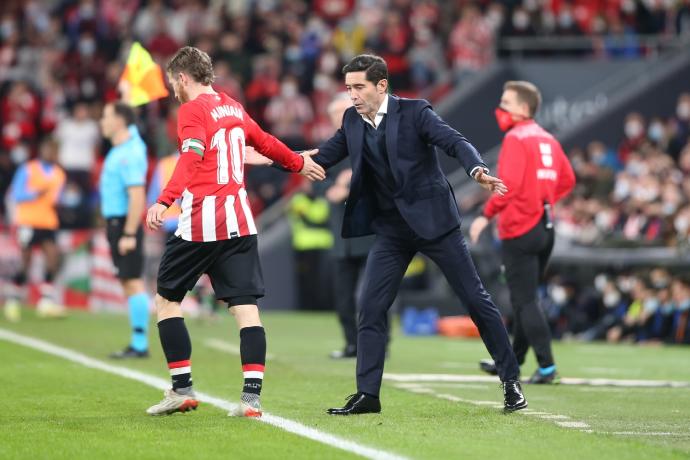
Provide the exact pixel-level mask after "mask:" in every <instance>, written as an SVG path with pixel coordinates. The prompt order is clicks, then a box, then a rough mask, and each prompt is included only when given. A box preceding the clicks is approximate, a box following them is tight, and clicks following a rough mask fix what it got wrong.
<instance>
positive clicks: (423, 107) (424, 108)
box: [416, 101, 487, 176]
mask: <svg viewBox="0 0 690 460" xmlns="http://www.w3.org/2000/svg"><path fill="white" fill-rule="evenodd" d="M417 114H418V115H417V120H416V125H417V126H418V127H419V131H420V134H421V135H422V136H423V137H424V138H425V139H426V140H427V141H428V142H429V143H430V144H434V145H435V146H437V147H440V148H441V149H443V151H444V152H446V154H448V155H450V156H452V157H454V158H456V159H457V160H458V161H459V162H460V165H461V166H462V167H463V168H464V169H465V172H467V175H468V176H471V175H472V173H473V172H474V170H475V169H476V168H477V167H482V168H486V167H487V166H486V164H485V163H484V161H482V157H481V156H480V155H479V152H478V151H477V149H476V148H474V146H473V145H472V144H471V143H470V141H468V140H467V138H466V137H465V136H463V135H462V134H460V133H459V132H458V131H457V130H455V129H453V128H451V127H450V126H449V125H448V123H446V122H445V121H443V119H442V118H441V117H439V116H438V114H437V113H436V112H434V110H433V109H432V108H431V105H430V104H429V103H428V102H426V101H422V102H420V107H419V110H418V112H417Z"/></svg>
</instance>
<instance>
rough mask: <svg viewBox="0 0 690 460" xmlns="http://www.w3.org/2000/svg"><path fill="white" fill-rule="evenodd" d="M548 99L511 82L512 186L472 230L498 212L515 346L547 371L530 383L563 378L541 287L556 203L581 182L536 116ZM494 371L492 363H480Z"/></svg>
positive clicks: (507, 89) (507, 116) (507, 172)
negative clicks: (542, 304)
mask: <svg viewBox="0 0 690 460" xmlns="http://www.w3.org/2000/svg"><path fill="white" fill-rule="evenodd" d="M540 103H541V94H540V92H539V89H538V88H537V87H536V86H535V85H533V84H532V83H530V82H526V81H509V82H507V83H506V84H505V85H504V87H503V94H502V95H501V102H500V105H499V107H498V108H497V109H496V111H495V114H496V120H497V122H498V126H499V128H500V129H501V131H503V132H505V133H506V134H505V137H504V139H503V144H502V146H501V151H500V153H499V157H498V177H500V178H501V179H502V180H503V181H504V183H505V184H506V186H507V187H508V193H506V194H505V195H502V196H500V195H493V196H492V197H491V198H490V199H489V201H488V202H487V203H486V205H485V206H484V212H483V215H482V216H479V217H477V218H476V219H475V220H474V221H473V222H472V225H471V227H470V239H471V240H472V242H473V243H476V242H477V241H478V240H479V236H480V235H481V233H482V232H483V231H484V229H485V228H486V227H487V226H488V224H489V222H490V220H491V219H492V218H494V217H496V216H497V217H498V236H499V238H500V239H501V241H502V256H503V264H504V267H505V274H506V281H507V283H508V289H509V290H510V298H511V303H512V305H513V311H514V321H513V326H514V330H513V351H514V352H515V355H516V357H517V359H518V363H519V364H520V365H522V364H523V363H524V362H525V357H526V355H527V351H528V350H529V348H530V347H532V348H533V349H534V352H535V354H536V355H537V361H538V362H539V369H537V371H536V372H535V373H534V375H532V377H531V378H530V379H529V382H530V383H555V382H557V381H558V374H557V373H556V365H555V362H554V358H553V353H552V351H551V333H550V330H549V325H548V322H547V320H546V317H545V316H544V312H543V311H542V309H541V308H540V306H539V302H538V297H537V289H538V287H539V283H540V280H541V277H542V276H543V274H544V271H545V269H546V266H547V263H548V261H549V257H550V256H551V250H552V249H553V244H554V228H553V220H552V209H553V206H554V205H555V204H556V202H558V201H559V200H560V199H562V198H564V197H565V196H567V195H568V194H569V193H570V191H571V190H572V189H573V187H574V186H575V174H574V172H573V169H572V167H571V165H570V162H569V161H568V158H567V157H566V156H565V154H564V153H563V149H562V148H561V145H560V143H559V142H558V141H557V140H556V138H554V137H553V136H552V135H551V134H550V133H548V132H547V131H546V130H545V129H544V128H542V127H541V126H539V125H538V124H537V123H536V122H535V121H534V116H535V114H536V112H537V110H538V109H539V105H540ZM480 366H481V367H482V369H483V370H485V371H486V372H488V373H491V374H494V373H495V372H496V368H495V365H494V363H493V361H491V360H483V361H482V362H481V363H480Z"/></svg>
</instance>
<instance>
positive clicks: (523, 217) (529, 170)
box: [484, 120, 575, 240]
mask: <svg viewBox="0 0 690 460" xmlns="http://www.w3.org/2000/svg"><path fill="white" fill-rule="evenodd" d="M498 177H499V178H501V179H502V180H503V182H505V184H506V186H507V187H508V193H506V194H505V195H504V196H500V195H492V196H491V198H490V199H489V201H488V202H487V203H486V205H485V206H484V216H486V217H487V218H488V219H491V218H493V217H494V216H495V215H498V236H499V238H500V239H502V240H507V239H511V238H517V237H519V236H522V235H524V234H525V233H527V232H529V231H530V230H531V229H532V228H534V226H535V225H536V224H537V222H539V221H540V220H541V218H542V215H543V214H544V203H550V204H551V205H553V204H555V203H556V202H557V201H558V200H560V199H561V198H563V197H565V196H566V195H568V193H570V191H571V190H572V189H573V187H574V186H575V173H573V168H572V167H571V166H570V162H569V161H568V158H567V157H566V156H565V154H564V153H563V149H562V148H561V144H559V143H558V141H557V140H556V138H554V137H553V136H552V135H551V134H549V133H548V132H547V131H546V130H545V129H544V128H542V127H541V126H539V125H538V124H537V123H536V122H534V120H527V121H523V122H520V123H518V124H517V125H515V126H514V127H513V128H511V129H510V130H509V131H508V132H507V133H506V135H505V138H504V139H503V145H502V146H501V152H500V153H499V155H498Z"/></svg>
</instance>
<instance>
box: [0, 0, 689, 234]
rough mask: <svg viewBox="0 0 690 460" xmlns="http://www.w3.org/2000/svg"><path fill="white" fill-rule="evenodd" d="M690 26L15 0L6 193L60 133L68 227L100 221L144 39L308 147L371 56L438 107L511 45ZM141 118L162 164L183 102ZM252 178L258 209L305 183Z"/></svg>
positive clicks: (524, 4)
mask: <svg viewBox="0 0 690 460" xmlns="http://www.w3.org/2000/svg"><path fill="white" fill-rule="evenodd" d="M689 29H690V0H678V1H668V0H607V1H604V0H573V1H566V0H502V1H463V0H456V1H440V0H312V1H307V0H284V1H277V0H254V1H251V0H244V1H243V0H205V1H204V0H148V1H146V0H40V1H39V0H5V1H3V2H2V5H1V6H0V109H1V110H0V118H1V119H0V125H1V126H2V130H1V132H0V178H2V179H3V180H2V181H1V182H0V183H1V184H2V186H1V187H0V188H4V187H6V185H7V184H8V183H9V181H8V180H5V179H6V178H7V177H11V175H12V172H13V170H14V168H15V167H16V165H18V164H20V163H22V162H23V161H25V160H26V159H27V158H29V157H33V156H35V155H36V149H37V146H38V144H39V141H40V139H41V137H43V136H46V135H48V134H54V135H55V138H56V139H57V141H58V142H59V145H60V155H59V163H60V164H61V165H62V166H63V167H64V168H65V169H66V170H67V173H68V178H69V180H68V185H67V188H66V193H65V194H64V196H63V203H62V206H61V208H62V211H61V214H62V215H61V217H62V218H63V221H64V222H65V225H66V226H67V227H80V226H86V225H89V224H91V221H92V218H91V216H90V215H89V214H88V212H87V211H86V210H88V209H92V208H93V205H94V202H95V200H96V199H97V197H96V196H95V195H94V193H95V192H94V190H95V188H94V187H93V183H94V177H96V175H97V172H98V168H99V164H100V161H101V159H102V157H103V154H104V152H105V151H106V149H107V145H105V144H104V143H103V142H102V141H101V138H100V135H99V133H98V126H97V122H96V120H97V118H98V116H99V114H100V111H101V108H102V105H103V103H104V102H108V101H112V100H114V99H117V98H118V97H119V95H118V90H117V83H118V79H119V76H120V74H121V72H122V68H123V62H124V58H125V55H126V53H127V52H128V50H129V45H130V44H131V43H132V42H133V41H134V40H138V41H140V42H142V44H143V45H144V46H145V47H146V48H147V49H149V50H150V51H151V53H152V55H153V56H154V58H155V59H156V60H157V61H158V62H161V63H164V62H165V61H166V59H167V58H169V57H170V56H171V55H172V53H174V52H175V51H176V49H177V48H178V47H180V46H183V45H187V44H191V45H195V46H197V47H200V48H202V49H204V50H205V51H207V52H208V53H209V54H210V55H211V56H212V57H213V58H214V60H215V63H216V74H217V81H216V87H217V88H218V89H219V90H222V91H225V92H227V93H229V94H230V95H231V96H232V97H234V98H236V99H237V100H239V101H240V102H242V103H244V104H245V106H246V108H247V109H248V111H249V113H250V114H251V115H252V116H253V117H254V118H255V119H256V120H257V121H258V122H259V123H260V124H261V125H262V126H264V127H265V128H266V129H267V130H269V131H271V132H272V133H274V134H276V135H277V136H279V137H280V138H281V139H282V140H284V141H285V142H286V143H287V144H288V145H290V147H292V148H294V149H302V148H306V147H308V146H311V145H314V144H316V143H318V142H319V141H321V140H323V139H324V137H326V136H328V135H330V133H331V128H330V125H329V121H328V119H327V116H326V110H325V108H326V104H327V103H328V102H329V101H330V98H331V96H332V95H333V94H334V93H335V92H337V91H338V90H339V89H340V88H341V86H342V84H341V75H340V73H339V72H340V68H341V66H342V64H343V63H344V62H346V61H348V60H349V59H350V58H351V57H352V56H354V55H356V54H358V53H361V52H363V51H365V50H369V51H373V52H375V53H377V54H379V55H381V56H383V57H384V58H385V59H386V60H387V62H388V65H389V70H390V83H391V86H392V88H393V90H394V91H395V92H396V93H398V94H401V95H419V96H422V97H426V98H430V99H432V100H433V99H437V98H439V97H441V96H442V95H443V94H445V92H447V91H448V90H449V89H450V88H451V87H453V86H456V85H458V84H460V83H461V82H462V81H464V79H466V78H470V77H471V76H472V75H473V74H476V73H477V72H478V71H481V70H482V69H485V68H487V67H488V66H489V65H491V63H492V62H493V60H494V59H495V56H496V53H497V51H496V50H497V47H498V46H499V42H500V39H501V37H506V36H532V35H554V34H555V35H573V34H575V35H577V34H584V35H590V36H602V37H604V36H606V34H608V33H618V32H619V31H621V30H622V31H624V32H625V33H626V34H629V35H632V36H636V34H664V35H675V34H683V33H685V32H687V31H688V30H689ZM642 51H644V50H642ZM610 55H611V56H615V53H614V54H610ZM140 115H141V119H142V122H143V123H142V129H143V135H144V137H145V139H146V140H147V143H148V145H149V149H150V152H149V153H150V155H151V156H152V157H162V156H164V155H168V154H170V153H171V152H172V151H174V149H175V145H174V138H175V135H174V130H175V110H174V104H171V103H170V100H162V101H158V102H156V103H152V104H148V105H147V106H146V107H145V108H144V109H143V110H142V113H141V114H140ZM247 181H248V183H249V188H250V189H251V190H252V191H253V192H252V196H251V201H252V205H253V206H254V208H255V211H256V212H260V211H261V209H262V208H264V207H265V206H268V205H270V204H272V203H273V202H275V201H276V200H277V199H279V198H280V196H281V195H282V194H283V193H284V191H285V189H286V188H291V187H293V186H294V185H295V184H292V183H286V182H285V181H286V177H285V176H284V175H282V174H277V173H276V172H275V171H271V170H266V169H260V168H256V169H254V170H252V171H249V172H248V174H247ZM4 191H5V190H0V192H2V193H3V195H4ZM0 210H1V209H0Z"/></svg>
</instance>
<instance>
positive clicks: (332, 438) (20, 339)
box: [0, 328, 406, 460]
mask: <svg viewBox="0 0 690 460" xmlns="http://www.w3.org/2000/svg"><path fill="white" fill-rule="evenodd" d="M0 339H2V340H5V341H7V342H12V343H15V344H17V345H23V346H25V347H28V348H33V349H34V350H39V351H42V352H44V353H48V354H50V355H54V356H59V357H60V358H64V359H66V360H68V361H72V362H75V363H77V364H81V365H82V366H85V367H88V368H91V369H98V370H100V371H103V372H107V373H110V374H114V375H117V376H120V377H125V378H128V379H131V380H136V381H137V382H140V383H144V384H146V385H148V386H151V387H154V388H157V389H159V390H166V389H168V388H170V382H169V381H168V380H167V379H162V378H159V377H154V376H152V375H149V374H145V373H143V372H139V371H135V370H133V369H129V368H126V367H122V366H114V365H111V364H108V363H105V362H103V361H100V360H98V359H94V358H91V357H89V356H86V355H84V354H81V353H79V352H76V351H73V350H70V349H68V348H63V347H60V346H57V345H53V344H52V343H49V342H45V341H43V340H40V339H35V338H33V337H28V336H25V335H21V334H17V333H14V332H12V331H8V330H6V329H2V328H0ZM196 395H197V399H198V400H199V401H202V402H205V403H206V404H210V405H212V406H215V407H218V408H220V409H223V410H226V411H231V410H232V409H234V408H235V407H236V406H237V405H236V404H234V403H231V402H230V401H226V400H224V399H220V398H217V397H215V396H211V395H209V394H206V393H201V392H196ZM142 416H143V411H142ZM257 419H258V420H259V421H261V422H264V423H267V424H269V425H273V426H275V427H278V428H281V429H283V430H285V431H288V432H290V433H294V434H296V435H298V436H302V437H304V438H308V439H311V440H313V441H317V442H320V443H322V444H326V445H327V446H330V447H335V448H337V449H341V450H344V451H347V452H351V453H353V454H357V455H360V456H362V457H365V458H370V459H375V460H406V457H403V456H400V455H397V454H393V453H390V452H386V451H383V450H378V449H374V448H372V447H367V446H363V445H361V444H358V443H356V442H354V441H349V440H347V439H344V438H341V437H339V436H336V435H332V434H329V433H324V432H323V431H319V430H317V429H315V428H311V427H308V426H306V425H302V424H301V423H299V422H296V421H294V420H290V419H287V418H283V417H279V416H277V415H272V414H268V413H266V412H264V414H263V416H262V417H260V418H257Z"/></svg>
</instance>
